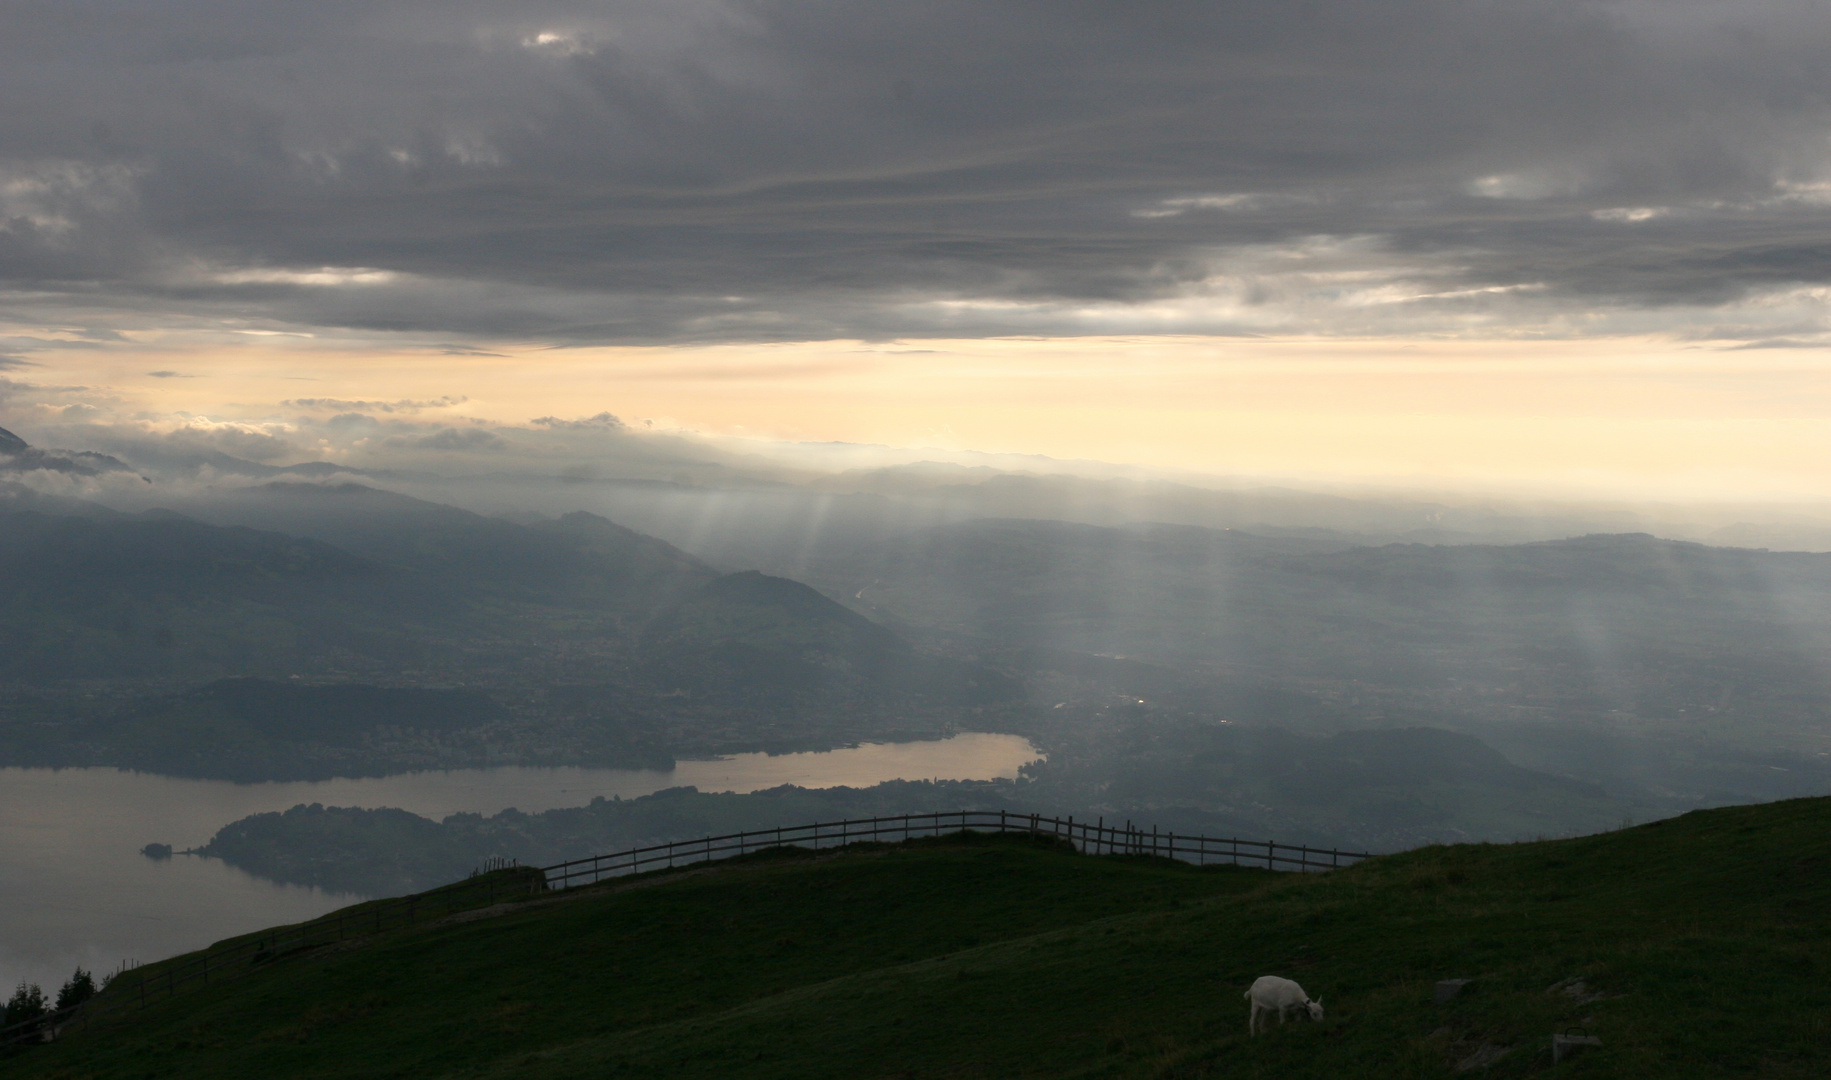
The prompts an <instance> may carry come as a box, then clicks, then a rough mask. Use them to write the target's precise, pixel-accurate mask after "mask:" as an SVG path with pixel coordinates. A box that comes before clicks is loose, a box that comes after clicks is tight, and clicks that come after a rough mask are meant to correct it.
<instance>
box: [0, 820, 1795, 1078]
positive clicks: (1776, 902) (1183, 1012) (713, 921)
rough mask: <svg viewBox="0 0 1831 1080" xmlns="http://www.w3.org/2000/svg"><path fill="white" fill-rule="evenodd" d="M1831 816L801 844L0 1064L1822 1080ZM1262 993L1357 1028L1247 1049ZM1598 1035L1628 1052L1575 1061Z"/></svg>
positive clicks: (50, 1070) (320, 960)
mask: <svg viewBox="0 0 1831 1080" xmlns="http://www.w3.org/2000/svg"><path fill="white" fill-rule="evenodd" d="M1828 827H1831V799H1809V800H1796V801H1792V802H1786V803H1776V804H1770V805H1766V806H1755V807H1738V808H1731V809H1723V810H1710V811H1700V812H1697V813H1693V814H1688V815H1686V816H1684V817H1682V818H1677V819H1672V820H1668V821H1664V822H1659V823H1655V824H1651V825H1644V826H1640V827H1637V828H1632V829H1627V830H1623V831H1620V832H1614V833H1609V834H1605V835H1600V836H1593V837H1586V838H1581V839H1575V840H1560V841H1548V842H1542V843H1534V844H1519V845H1506V846H1489V845H1471V846H1460V847H1438V848H1427V849H1422V850H1418V851H1413V852H1409V853H1406V854H1402V855H1396V856H1389V857H1385V858H1380V859H1375V860H1371V861H1369V862H1367V863H1364V864H1362V865H1360V866H1357V867H1354V868H1352V869H1348V870H1342V871H1338V872H1335V873H1331V874H1327V875H1320V876H1309V877H1302V876H1295V875H1275V874H1270V873H1267V872H1264V871H1256V870H1243V869H1232V868H1221V869H1216V868H1208V869H1197V868H1193V867H1188V866H1183V865H1176V864H1170V863H1166V862H1161V861H1155V860H1149V859H1135V858H1133V859H1127V858H1112V857H1092V856H1084V855H1077V854H1074V853H1072V852H1068V851H1064V850H1062V849H1060V848H1057V847H1053V846H1051V845H1049V844H1048V843H1045V842H1041V841H1034V840H1028V839H1018V838H997V839H994V838H983V837H972V838H942V839H938V840H929V841H918V842H914V843H910V844H906V845H899V846H894V847H882V846H874V847H873V846H859V847H855V848H850V849H846V850H845V851H843V852H840V853H822V854H821V855H819V856H818V857H816V856H813V855H811V854H806V853H801V854H785V853H777V854H772V855H766V856H763V857H752V858H751V859H749V860H746V861H744V862H741V863H732V864H725V865H722V866H719V867H717V868H713V869H709V870H700V871H691V870H688V871H674V872H664V873H660V874H654V875H648V876H646V877H644V878H640V879H629V880H626V881H624V882H621V883H617V884H613V885H608V886H605V887H601V888H598V889H594V890H589V891H581V892H579V893H576V894H572V895H568V896H564V897H560V898H553V899H551V900H534V901H530V902H523V903H519V904H516V905H511V906H509V907H507V908H505V909H502V913H500V914H496V915H493V916H492V917H487V918H473V919H472V920H471V921H464V922H447V923H442V924H428V925H423V926H419V927H415V928H411V929H407V930H402V931H398V932H393V933H390V934H387V935H382V936H380V937H377V938H374V939H370V940H369V941H367V942H366V943H365V944H361V945H356V946H346V947H342V948H329V949H325V950H322V951H320V952H318V953H315V954H309V955H303V956H298V957H294V958H290V959H284V960H281V961H279V962H275V963H271V964H268V965H267V966H265V967H264V968H262V969H260V970H256V971H251V972H249V973H248V974H247V975H245V976H243V977H241V978H239V979H236V980H233V981H231V982H227V983H223V984H218V985H214V986H211V987H208V988H202V989H198V990H196V991H193V992H190V993H188V994H182V995H180V996H178V997H177V998H175V999H173V1000H172V1001H170V1002H169V1003H166V1004H163V1005H160V1006H156V1007H154V1008H152V1009H150V1010H148V1011H147V1012H145V1013H143V1014H140V1015H139V1016H137V1017H136V1018H134V1019H133V1020H131V1021H128V1022H126V1023H124V1024H122V1025H121V1026H119V1027H117V1028H113V1029H98V1030H97V1031H95V1032H92V1033H90V1034H88V1035H79V1036H75V1037H72V1038H69V1039H67V1040H65V1041H63V1042H61V1043H58V1044H54V1045H51V1046H45V1047H41V1048H36V1049H33V1050H31V1051H29V1052H27V1053H24V1054H21V1055H19V1056H17V1057H14V1058H12V1059H10V1060H6V1061H4V1062H0V1072H4V1073H5V1074H6V1075H8V1076H18V1077H31V1078H46V1080H49V1078H52V1077H58V1078H67V1080H77V1078H96V1080H100V1078H109V1077H135V1078H139V1077H163V1076H182V1077H187V1078H197V1080H209V1078H214V1077H224V1078H228V1077H237V1078H239V1077H249V1076H263V1077H306V1076H310V1077H380V1076H387V1077H492V1078H493V1077H516V1078H524V1077H527V1078H539V1077H555V1078H558V1077H568V1078H570V1077H582V1076H591V1077H599V1076H643V1077H649V1076H717V1077H733V1076H743V1077H784V1078H787V1077H794V1078H809V1077H848V1078H851V1077H1006V1076H1035V1077H1066V1076H1088V1077H1092V1076H1100V1077H1133V1076H1136V1077H1199V1076H1242V1077H1327V1078H1330V1080H1342V1078H1353V1077H1381V1078H1386V1077H1401V1076H1403V1077H1411V1076H1450V1075H1455V1074H1456V1073H1455V1068H1454V1067H1455V1065H1456V1064H1457V1063H1459V1062H1466V1061H1470V1060H1471V1059H1475V1060H1486V1061H1489V1062H1490V1063H1489V1064H1488V1065H1486V1066H1485V1068H1486V1072H1485V1074H1483V1073H1482V1072H1481V1071H1480V1069H1479V1068H1477V1069H1475V1070H1473V1071H1471V1072H1470V1073H1469V1075H1487V1076H1496V1077H1506V1076H1524V1075H1533V1074H1538V1073H1542V1072H1544V1073H1553V1074H1555V1075H1559V1076H1565V1075H1568V1076H1584V1077H1662V1078H1665V1077H1693V1076H1695V1077H1704V1076H1712V1077H1714V1076H1724V1075H1732V1074H1733V1075H1743V1076H1757V1077H1760V1076H1769V1077H1795V1076H1797V1077H1806V1076H1819V1075H1824V1074H1825V1071H1826V1069H1827V1068H1831V983H1828V980H1827V978H1826V975H1827V972H1831V948H1828V944H1831V942H1828V938H1827V930H1831V838H1828V836H1827V828H1828ZM1267 973H1275V974H1282V975H1286V976H1289V977H1293V978H1296V979H1298V980H1299V981H1301V982H1302V983H1303V985H1304V986H1305V988H1306V989H1307V990H1308V991H1309V992H1310V993H1311V994H1312V995H1315V996H1317V997H1319V998H1321V999H1322V1001H1323V1002H1324V1004H1325V1005H1326V1006H1327V1008H1328V1017H1327V1019H1326V1020H1325V1021H1324V1022H1322V1023H1320V1024H1312V1023H1307V1022H1306V1023H1295V1022H1294V1023H1292V1024H1291V1025H1289V1026H1285V1027H1282V1028H1279V1027H1274V1029H1273V1031H1272V1032H1271V1033H1270V1034H1269V1035H1266V1036H1261V1037H1258V1038H1252V1039H1249V1038H1248V1037H1247V1035H1246V1016H1247V1007H1246V1003H1245V1002H1244V1001H1243V1000H1242V998H1241V994H1242V992H1243V990H1244V988H1245V987H1246V986H1247V984H1249V983H1250V982H1251V981H1252V979H1253V978H1254V977H1255V976H1258V975H1261V974H1267ZM1452 977H1461V978H1470V979H1473V980H1474V982H1473V983H1472V984H1470V987H1469V989H1468V991H1467V992H1466V993H1465V994H1464V995H1463V996H1462V997H1461V998H1459V999H1458V1000H1455V1001H1453V1002H1450V1003H1448V1004H1443V1005H1438V1004H1433V1003H1432V985H1433V983H1434V981H1435V980H1438V979H1444V978H1452ZM1572 979H1580V980H1582V985H1581V986H1580V987H1578V986H1575V985H1573V984H1571V983H1570V982H1569V981H1568V980H1572ZM1554 987H1555V988H1556V989H1554ZM1573 1026H1581V1027H1583V1028H1585V1029H1587V1031H1588V1032H1589V1033H1591V1034H1593V1035H1596V1036H1598V1037H1600V1038H1601V1040H1602V1046H1601V1047H1600V1048H1599V1049H1596V1050H1591V1051H1588V1052H1586V1054H1585V1055H1583V1056H1580V1057H1578V1058H1576V1059H1574V1060H1572V1061H1568V1062H1566V1063H1564V1064H1562V1065H1559V1066H1557V1067H1555V1068H1554V1067H1553V1066H1552V1064H1551V1059H1550V1054H1549V1042H1550V1038H1549V1037H1550V1035H1551V1033H1552V1032H1553V1031H1562V1030H1565V1029H1568V1028H1571V1027H1573ZM1501 1050H1505V1051H1506V1053H1505V1054H1503V1055H1500V1056H1498V1058H1495V1055H1496V1054H1497V1053H1498V1052H1499V1051H1501Z"/></svg>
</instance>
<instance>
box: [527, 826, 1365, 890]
mask: <svg viewBox="0 0 1831 1080" xmlns="http://www.w3.org/2000/svg"><path fill="white" fill-rule="evenodd" d="M962 830H970V831H974V832H999V833H1008V832H1020V833H1033V834H1037V835H1041V836H1054V837H1058V838H1060V839H1063V840H1066V841H1068V842H1069V843H1071V844H1073V845H1074V846H1075V848H1076V849H1077V850H1079V851H1084V852H1087V853H1089V854H1097V855H1157V856H1161V857H1164V858H1170V859H1180V860H1182V861H1184V862H1192V863H1196V864H1198V865H1210V864H1216V865H1218V864H1223V863H1232V864H1235V865H1252V866H1264V867H1265V868H1267V869H1270V870H1297V871H1317V870H1333V869H1335V868H1337V867H1341V866H1347V865H1349V864H1351V863H1354V862H1358V861H1360V860H1361V859H1364V858H1366V857H1367V853H1366V852H1362V851H1337V850H1334V849H1330V848H1312V847H1305V846H1303V845H1301V844H1280V843H1278V842H1276V841H1273V840H1238V839H1234V838H1231V837H1229V838H1225V839H1223V838H1218V837H1212V836H1191V835H1188V834H1186V833H1173V832H1163V831H1160V830H1159V829H1157V828H1156V827H1155V826H1152V827H1151V828H1150V829H1149V830H1148V831H1147V830H1146V829H1145V827H1144V826H1142V825H1134V824H1132V823H1131V822H1129V821H1128V822H1126V823H1125V824H1123V825H1108V824H1106V820H1105V819H1104V818H1100V819H1098V820H1096V821H1091V822H1090V821H1076V820H1075V819H1074V818H1072V817H1067V818H1055V817H1046V816H1044V815H1041V814H1015V813H1012V812H1010V811H1008V810H948V811H943V812H941V813H933V814H898V815H896V816H895V817H877V818H849V819H847V820H844V821H833V822H816V823H814V824H811V825H795V826H787V827H783V828H775V829H753V830H751V831H748V832H736V833H728V834H726V835H724V836H706V837H701V838H700V839H697V840H677V841H674V842H672V843H666V844H652V845H650V846H648V847H639V848H631V849H629V850H628V851H618V852H614V853H612V854H609V855H590V856H587V857H585V858H583V859H572V860H570V861H567V862H563V863H557V864H555V865H553V866H548V867H543V868H542V869H543V871H544V872H545V874H546V875H547V887H548V888H552V889H567V888H574V887H577V886H579V885H589V884H592V883H593V882H597V881H602V880H604V879H605V878H610V877H622V876H625V875H628V874H635V873H641V872H642V871H643V870H652V869H658V868H661V867H674V866H691V865H692V864H694V863H702V862H710V861H712V860H715V859H722V858H729V857H731V856H734V855H745V854H749V853H750V852H753V851H762V850H764V849H766V848H775V847H807V848H815V849H819V848H822V847H835V846H840V845H844V844H854V843H859V842H861V841H886V840H888V841H898V840H909V839H913V838H915V837H920V836H935V835H937V834H940V833H946V832H960V831H962Z"/></svg>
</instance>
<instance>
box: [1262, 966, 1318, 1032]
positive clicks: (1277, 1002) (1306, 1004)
mask: <svg viewBox="0 0 1831 1080" xmlns="http://www.w3.org/2000/svg"><path fill="white" fill-rule="evenodd" d="M1246 1000H1248V1001H1250V1002H1252V1015H1251V1016H1250V1017H1248V1018H1247V1020H1246V1033H1247V1034H1248V1035H1257V1034H1258V1033H1259V1029H1260V1028H1261V1027H1263V1026H1264V1025H1262V1024H1260V1022H1259V1017H1260V1016H1261V1015H1262V1014H1265V1013H1271V1012H1275V1013H1277V1014H1278V1022H1279V1023H1280V1024H1282V1023H1284V1014H1285V1013H1286V1012H1288V1011H1290V1010H1291V1009H1295V1008H1297V1007H1299V1006H1302V1007H1303V1008H1305V1009H1308V1010H1309V1013H1310V1019H1312V1020H1321V1019H1322V1002H1320V1001H1311V1000H1310V995H1308V994H1306V993H1304V992H1303V987H1301V986H1298V985H1297V984H1296V983H1294V982H1292V981H1290V980H1289V979H1280V978H1279V977H1278V976H1276V975H1261V976H1259V977H1258V978H1257V979H1254V980H1253V984H1252V989H1251V990H1248V991H1246Z"/></svg>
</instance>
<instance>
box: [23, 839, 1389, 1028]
mask: <svg viewBox="0 0 1831 1080" xmlns="http://www.w3.org/2000/svg"><path fill="white" fill-rule="evenodd" d="M962 831H971V832H994V833H1028V834H1031V835H1037V836H1052V837H1056V838H1058V839H1061V840H1065V841H1067V842H1068V843H1070V844H1073V845H1074V847H1075V849H1076V850H1078V851H1082V852H1086V853H1088V854H1093V855H1155V856H1159V857H1162V858H1169V859H1178V860H1181V861H1183V862H1191V863H1195V864H1197V865H1203V866H1206V865H1221V864H1232V865H1246V866H1263V867H1265V868H1266V869H1268V870H1287V871H1297V872H1312V873H1313V872H1319V871H1327V870H1333V869H1336V868H1338V867H1342V866H1348V865H1351V864H1353V863H1356V862H1359V861H1360V860H1362V859H1365V858H1367V857H1368V854H1367V853H1366V852H1363V851H1337V850H1334V849H1331V848H1312V847H1306V846H1304V845H1301V844H1280V843H1277V842H1276V841H1272V840H1240V839H1236V838H1233V837H1226V838H1221V837H1212V836H1191V835H1188V834H1186V833H1173V832H1163V831H1160V830H1158V829H1157V827H1156V826H1152V827H1151V828H1150V829H1149V830H1147V829H1146V828H1145V827H1144V826H1142V825H1136V824H1133V823H1132V822H1130V821H1127V822H1125V823H1124V824H1122V825H1121V824H1113V825H1108V824H1106V819H1105V818H1099V819H1096V820H1095V821H1091V822H1090V821H1076V820H1075V819H1074V818H1073V817H1066V818H1056V817H1048V816H1046V815H1042V814H1017V813H1012V812H1010V811H1008V810H950V811H943V812H939V813H930V814H899V815H896V816H894V817H874V818H850V819H846V820H843V821H831V822H815V823H813V824H809V825H794V826H785V827H779V828H771V829H752V830H749V831H746V832H736V833H728V834H726V835H724V836H706V837H701V838H700V839H697V840H676V841H672V842H670V843H665V844H651V845H648V846H646V847H637V848H630V849H629V850H627V851H617V852H612V853H610V854H608V855H592V856H588V857H586V858H583V859H571V860H568V861H566V862H562V863H555V864H554V865H552V866H542V867H519V866H513V865H508V866H505V865H503V864H502V863H500V862H492V863H491V865H490V866H489V868H488V872H485V873H482V874H480V875H477V876H473V877H471V878H470V879H468V880H465V881H460V882H457V883H455V884H453V885H447V886H445V887H443V888H439V889H434V890H432V891H430V892H423V893H416V894H414V895H412V896H403V897H399V898H397V899H392V900H377V901H373V902H371V903H368V904H362V905H358V906H356V907H352V908H346V909H344V910H343V911H339V912H337V913H335V914H334V915H328V916H325V917H324V918H322V919H316V920H314V921H312V922H308V923H301V924H298V925H296V926H289V927H280V928H276V929H274V930H269V931H265V932H262V933H260V934H256V935H253V936H252V937H250V938H249V939H248V940H246V941H242V942H239V943H237V944H236V945H233V946H230V947H228V948H226V949H220V950H205V951H203V952H200V953H198V954H197V955H196V956H193V957H192V958H190V959H189V960H185V961H182V962H174V963H165V964H155V965H150V966H149V967H145V968H134V969H131V970H129V971H123V972H122V973H120V974H119V975H117V976H116V977H115V978H114V979H113V980H111V981H110V983H109V985H108V987H107V990H106V991H105V992H104V993H102V994H99V995H97V996H96V997H95V998H92V999H91V1000H90V1001H88V1002H86V1003H84V1004H82V1005H78V1006H73V1007H72V1008H69V1009H64V1010H60V1011H58V1012H54V1013H51V1014H49V1015H47V1016H45V1017H41V1018H39V1019H37V1020H28V1021H25V1022H23V1023H18V1024H13V1025H11V1026H9V1027H5V1028H0V1048H4V1047H9V1046H16V1045H18V1044H20V1043H22V1042H29V1041H35V1040H38V1039H43V1038H48V1037H53V1036H55V1035H56V1034H57V1033H59V1032H61V1031H63V1030H67V1029H69V1028H71V1027H75V1028H77V1029H86V1028H87V1027H88V1026H89V1025H90V1024H91V1023H93V1022H95V1021H97V1020H100V1019H105V1018H106V1017H108V1016H111V1015H114V1014H116V1013H119V1012H121V1011H122V1010H124V1009H139V1008H143V1007H145V1006H147V1005H151V1004H153V1003H154V1002H157V1001H163V1000H165V999H166V998H168V997H171V996H172V995H174V994H176V993H177V992H178V990H179V988H180V987H184V986H187V985H189V984H192V983H198V984H200V985H208V984H209V982H210V980H211V979H212V978H213V977H214V978H215V979H217V980H218V981H221V980H222V979H226V978H233V977H234V976H236V975H241V974H244V973H246V972H249V971H252V970H255V969H257V968H259V967H261V966H264V965H265V964H266V963H268V962H269V961H272V960H275V959H278V958H279V957H281V956H286V955H289V954H293V953H297V952H302V951H305V950H308V949H315V948H320V947H323V946H326V945H334V944H336V943H338V942H341V941H347V940H351V939H354V938H363V937H369V936H371V935H374V934H379V933H381V932H383V931H384V930H389V929H395V928H398V927H402V926H406V925H409V924H412V923H415V922H420V921H426V920H430V919H436V918H443V917H445V916H447V915H453V914H456V913H457V912H459V911H464V910H471V909H475V908H479V907H487V906H490V905H493V904H496V903H498V902H501V901H503V900H507V899H515V898H519V897H524V896H529V895H534V894H538V893H541V892H545V891H549V890H561V889H573V888H580V887H582V886H586V885H591V884H594V883H596V882H600V881H603V880H605V879H607V878H617V877H626V876H628V875H631V874H638V873H642V872H644V871H647V870H656V869H663V868H666V867H677V866H692V865H694V864H698V863H707V862H714V861H717V860H719V859H726V858H731V857H734V856H738V855H748V854H750V853H752V852H757V851H765V850H768V849H771V848H784V847H802V848H812V849H815V850H820V849H823V848H831V847H841V846H844V845H846V844H855V843H861V842H868V841H877V842H895V841H902V840H912V839H916V838H918V837H924V836H938V835H942V834H946V833H957V832H962Z"/></svg>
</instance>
